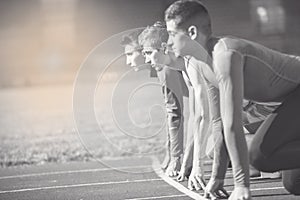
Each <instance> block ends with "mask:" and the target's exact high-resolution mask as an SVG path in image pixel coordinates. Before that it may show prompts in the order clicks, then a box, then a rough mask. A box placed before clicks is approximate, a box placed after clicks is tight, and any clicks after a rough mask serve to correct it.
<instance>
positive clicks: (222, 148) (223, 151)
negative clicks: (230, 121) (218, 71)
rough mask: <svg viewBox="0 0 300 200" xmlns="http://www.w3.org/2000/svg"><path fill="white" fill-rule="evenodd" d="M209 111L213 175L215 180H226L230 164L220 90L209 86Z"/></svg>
mask: <svg viewBox="0 0 300 200" xmlns="http://www.w3.org/2000/svg"><path fill="white" fill-rule="evenodd" d="M208 97H209V110H210V116H211V124H212V135H213V140H214V144H213V145H214V158H213V166H212V175H211V177H212V178H214V179H224V178H225V174H226V170H227V167H228V163H229V156H228V152H227V148H226V145H225V138H224V134H223V127H222V121H221V113H220V96H219V90H218V88H216V87H214V86H213V85H208Z"/></svg>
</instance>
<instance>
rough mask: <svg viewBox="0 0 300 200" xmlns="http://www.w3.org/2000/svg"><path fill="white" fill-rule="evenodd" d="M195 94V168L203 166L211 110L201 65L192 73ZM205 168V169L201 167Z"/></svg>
mask: <svg viewBox="0 0 300 200" xmlns="http://www.w3.org/2000/svg"><path fill="white" fill-rule="evenodd" d="M190 78H191V82H192V84H193V88H194V95H195V116H194V131H193V132H194V159H193V168H195V167H196V168H197V167H198V168H201V167H202V164H203V163H202V160H203V155H204V152H205V145H204V144H206V142H207V136H208V126H209V110H208V97H207V88H206V87H205V83H204V80H203V78H202V75H201V72H200V67H197V68H194V69H193V73H192V74H191V75H190ZM201 170H203V169H201Z"/></svg>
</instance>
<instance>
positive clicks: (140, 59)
mask: <svg viewBox="0 0 300 200" xmlns="http://www.w3.org/2000/svg"><path fill="white" fill-rule="evenodd" d="M125 55H126V64H127V65H129V66H131V67H133V69H134V70H135V71H138V70H139V67H140V66H141V65H144V64H145V58H144V56H143V54H142V52H141V51H138V50H137V49H136V47H134V46H132V45H126V46H125Z"/></svg>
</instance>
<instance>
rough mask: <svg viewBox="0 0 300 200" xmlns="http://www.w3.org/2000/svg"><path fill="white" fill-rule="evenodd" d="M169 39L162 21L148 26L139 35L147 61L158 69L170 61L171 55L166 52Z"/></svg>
mask: <svg viewBox="0 0 300 200" xmlns="http://www.w3.org/2000/svg"><path fill="white" fill-rule="evenodd" d="M167 40H168V32H167V29H166V26H165V25H164V24H163V23H162V22H156V23H155V24H154V25H152V26H148V27H147V28H146V29H145V30H144V31H143V32H142V33H141V34H140V35H139V44H140V45H141V46H142V47H143V54H144V56H145V62H146V63H150V64H151V65H152V66H153V67H154V68H155V69H156V70H158V71H159V70H161V69H162V67H163V65H167V64H169V62H170V61H169V59H170V58H169V55H168V54H167V53H166V43H167Z"/></svg>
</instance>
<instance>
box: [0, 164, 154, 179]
mask: <svg viewBox="0 0 300 200" xmlns="http://www.w3.org/2000/svg"><path fill="white" fill-rule="evenodd" d="M150 167H151V165H141V166H132V167H129V166H127V167H112V168H99V169H81V170H68V171H57V172H43V173H32V174H20V175H11V176H0V180H2V179H13V178H25V177H35V176H48V175H58V174H73V173H86V172H101V171H113V170H125V169H141V168H150Z"/></svg>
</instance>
